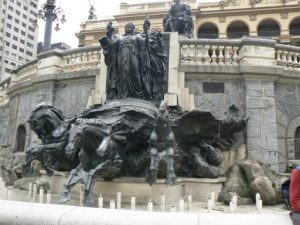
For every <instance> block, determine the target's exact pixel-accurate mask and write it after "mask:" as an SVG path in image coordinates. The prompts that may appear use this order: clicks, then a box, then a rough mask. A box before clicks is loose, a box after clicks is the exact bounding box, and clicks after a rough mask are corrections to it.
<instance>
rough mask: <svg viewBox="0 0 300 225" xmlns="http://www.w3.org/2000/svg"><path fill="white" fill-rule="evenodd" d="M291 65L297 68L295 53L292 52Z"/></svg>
mask: <svg viewBox="0 0 300 225" xmlns="http://www.w3.org/2000/svg"><path fill="white" fill-rule="evenodd" d="M291 64H292V67H293V68H297V53H296V52H293V53H292V63H291Z"/></svg>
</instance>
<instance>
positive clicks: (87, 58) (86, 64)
mask: <svg viewBox="0 0 300 225" xmlns="http://www.w3.org/2000/svg"><path fill="white" fill-rule="evenodd" d="M100 51H101V50H100V47H99V46H96V47H94V46H92V47H85V48H77V49H75V50H69V51H65V52H64V54H63V56H62V58H63V71H64V72H73V71H82V70H89V69H97V68H99V63H100V56H101V54H100Z"/></svg>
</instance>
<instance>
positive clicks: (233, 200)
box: [231, 194, 237, 208]
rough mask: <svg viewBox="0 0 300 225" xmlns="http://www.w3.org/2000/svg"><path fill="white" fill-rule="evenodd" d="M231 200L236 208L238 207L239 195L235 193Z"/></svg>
mask: <svg viewBox="0 0 300 225" xmlns="http://www.w3.org/2000/svg"><path fill="white" fill-rule="evenodd" d="M231 201H232V202H233V203H234V206H235V208H237V195H236V194H234V195H233V196H232V199H231Z"/></svg>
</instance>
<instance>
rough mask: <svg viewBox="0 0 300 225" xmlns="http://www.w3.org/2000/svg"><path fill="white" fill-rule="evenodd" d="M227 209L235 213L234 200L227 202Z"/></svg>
mask: <svg viewBox="0 0 300 225" xmlns="http://www.w3.org/2000/svg"><path fill="white" fill-rule="evenodd" d="M229 209H230V212H231V213H235V212H236V207H235V203H234V202H232V201H231V202H230V204H229Z"/></svg>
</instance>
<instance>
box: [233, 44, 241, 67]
mask: <svg viewBox="0 0 300 225" xmlns="http://www.w3.org/2000/svg"><path fill="white" fill-rule="evenodd" d="M232 49H233V53H232V54H233V56H232V65H238V62H237V60H238V50H239V47H237V46H234V47H233V48H232Z"/></svg>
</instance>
